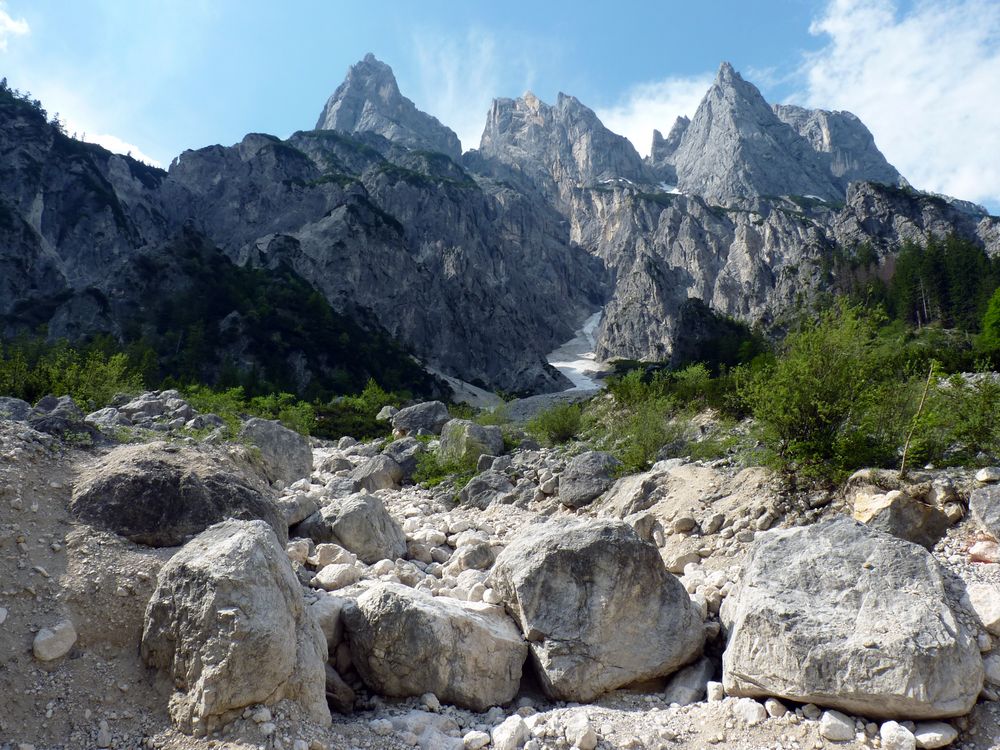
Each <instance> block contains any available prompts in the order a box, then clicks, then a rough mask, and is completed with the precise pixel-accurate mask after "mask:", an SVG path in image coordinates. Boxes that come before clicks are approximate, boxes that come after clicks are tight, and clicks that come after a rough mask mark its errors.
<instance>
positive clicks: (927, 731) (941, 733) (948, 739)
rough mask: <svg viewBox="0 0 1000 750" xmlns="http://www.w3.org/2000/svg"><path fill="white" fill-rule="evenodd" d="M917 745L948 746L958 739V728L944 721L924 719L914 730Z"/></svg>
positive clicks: (924, 746)
mask: <svg viewBox="0 0 1000 750" xmlns="http://www.w3.org/2000/svg"><path fill="white" fill-rule="evenodd" d="M913 737H914V739H915V740H916V741H917V747H923V748H936V747H947V746H948V745H950V744H951V743H952V742H954V741H955V740H956V739H958V730H957V729H955V727H953V726H952V725H951V724H948V723H947V722H944V721H922V722H920V723H918V724H917V726H916V728H915V729H914V731H913Z"/></svg>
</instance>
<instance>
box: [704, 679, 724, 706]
mask: <svg viewBox="0 0 1000 750" xmlns="http://www.w3.org/2000/svg"><path fill="white" fill-rule="evenodd" d="M705 692H706V693H707V697H708V700H709V701H721V700H722V699H723V698H725V696H726V693H725V690H723V688H722V683H721V682H715V681H714V680H711V681H709V682H708V684H707V685H705Z"/></svg>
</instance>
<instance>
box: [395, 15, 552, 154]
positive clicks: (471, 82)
mask: <svg viewBox="0 0 1000 750" xmlns="http://www.w3.org/2000/svg"><path fill="white" fill-rule="evenodd" d="M413 46H414V52H415V55H416V62H417V73H418V76H419V81H418V90H417V91H415V92H414V93H413V94H409V93H407V91H406V90H405V88H404V89H403V95H404V96H409V97H410V98H411V99H413V100H414V101H415V102H416V103H417V106H418V107H419V108H420V109H422V110H424V111H425V112H429V113H431V114H432V115H434V116H435V117H437V118H438V119H439V120H440V121H441V122H443V123H444V124H445V125H447V126H448V127H450V128H451V129H452V130H454V131H455V133H457V134H458V138H459V140H460V141H462V150H464V151H468V150H469V149H472V148H479V140H480V137H481V136H482V134H483V126H484V125H485V124H486V116H487V114H488V113H489V110H490V105H491V104H492V103H493V99H494V97H496V96H498V95H499V93H498V92H500V91H501V90H504V89H505V88H509V84H510V83H511V82H512V81H517V83H516V84H514V85H518V86H519V90H518V93H521V92H523V91H525V90H526V89H528V88H530V86H531V83H532V80H533V78H534V73H533V68H532V65H531V63H530V62H529V56H528V55H527V54H524V53H522V52H521V51H517V50H511V49H509V48H505V49H503V50H501V49H499V47H498V45H497V41H496V38H495V37H494V35H493V34H491V33H490V32H488V31H483V30H481V29H471V30H469V31H468V32H467V33H466V34H465V35H464V36H454V35H448V34H440V33H436V32H432V31H428V30H418V31H417V32H415V33H414V35H413ZM501 72H502V73H503V78H501ZM505 83H506V84H508V85H507V86H505V85H504V84H505ZM400 86H401V87H402V83H401V84H400Z"/></svg>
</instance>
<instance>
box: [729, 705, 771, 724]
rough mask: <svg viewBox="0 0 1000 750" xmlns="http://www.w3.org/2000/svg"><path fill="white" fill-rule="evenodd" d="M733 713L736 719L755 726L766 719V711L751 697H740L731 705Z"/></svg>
mask: <svg viewBox="0 0 1000 750" xmlns="http://www.w3.org/2000/svg"><path fill="white" fill-rule="evenodd" d="M733 714H734V715H735V716H736V718H737V719H740V720H741V721H743V722H745V723H747V724H749V725H750V726H755V725H757V724H760V723H761V722H763V721H766V720H767V711H766V710H765V708H764V707H763V706H762V705H761V704H760V703H758V702H757V701H755V700H754V699H753V698H740V699H739V700H737V701H736V705H734V706H733Z"/></svg>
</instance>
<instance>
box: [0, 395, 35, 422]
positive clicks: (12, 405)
mask: <svg viewBox="0 0 1000 750" xmlns="http://www.w3.org/2000/svg"><path fill="white" fill-rule="evenodd" d="M30 413H31V404H29V403H28V402H27V401H22V400H21V399H19V398H11V397H9V396H0V419H9V420H11V421H12V422H27V421H28V414H30Z"/></svg>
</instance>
